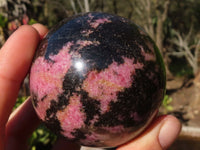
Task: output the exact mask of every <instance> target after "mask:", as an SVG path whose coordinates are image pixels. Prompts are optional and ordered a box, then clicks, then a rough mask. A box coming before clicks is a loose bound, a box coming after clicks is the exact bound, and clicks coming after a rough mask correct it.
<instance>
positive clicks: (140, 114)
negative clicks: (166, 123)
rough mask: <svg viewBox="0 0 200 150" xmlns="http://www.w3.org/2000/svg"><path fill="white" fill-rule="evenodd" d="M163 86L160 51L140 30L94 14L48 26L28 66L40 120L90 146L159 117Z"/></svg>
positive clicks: (110, 143) (106, 143)
mask: <svg viewBox="0 0 200 150" xmlns="http://www.w3.org/2000/svg"><path fill="white" fill-rule="evenodd" d="M165 84H166V80H165V68H164V64H163V60H162V57H161V55H160V53H159V50H158V48H157V47H156V45H155V43H154V42H153V41H152V39H151V38H150V37H149V36H148V35H147V34H146V33H145V32H144V30H143V29H141V28H140V27H139V26H137V25H136V24H134V23H133V22H132V21H129V20H128V19H125V18H123V17H119V16H116V15H111V14H107V13H98V12H92V13H85V14H80V15H76V16H73V17H71V18H67V19H65V20H63V21H61V22H60V23H59V24H58V25H57V26H55V27H54V28H53V29H52V30H50V31H49V33H48V34H47V35H46V36H45V38H44V39H43V40H42V41H41V43H40V45H39V47H38V49H37V51H36V54H35V58H34V60H33V63H32V67H31V71H30V92H31V97H32V100H33V105H34V108H35V110H36V113H37V115H38V116H39V118H40V119H41V120H42V121H43V122H44V123H45V124H46V126H47V127H48V128H50V129H51V130H52V131H53V132H55V133H56V134H57V135H60V136H63V137H65V138H66V139H67V140H72V141H76V142H78V143H80V144H81V145H84V146H91V147H115V146H118V145H121V144H123V143H125V142H128V141H129V140H131V139H133V138H134V137H136V136H137V135H139V134H140V133H141V132H142V131H143V130H144V129H145V128H146V127H147V126H148V125H149V123H150V122H151V121H152V119H153V118H154V117H155V116H156V114H157V112H158V108H159V106H160V104H161V102H162V99H163V97H164V94H165Z"/></svg>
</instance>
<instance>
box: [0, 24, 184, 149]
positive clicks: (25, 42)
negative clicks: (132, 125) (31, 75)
mask: <svg viewBox="0 0 200 150" xmlns="http://www.w3.org/2000/svg"><path fill="white" fill-rule="evenodd" d="M47 32H48V29H47V28H46V27H44V26H43V25H41V24H34V25H32V26H28V25H24V26H21V27H20V28H19V29H17V30H16V31H15V32H14V33H13V34H12V35H11V36H10V37H9V39H8V40H7V41H6V43H5V44H4V46H3V47H2V48H1V50H0V150H4V149H5V150H26V149H28V144H27V141H28V138H29V137H30V136H31V134H32V132H33V131H34V130H35V129H36V127H37V126H38V125H39V124H40V121H39V119H38V117H37V115H36V113H35V111H34V109H33V107H32V103H31V99H30V98H28V99H27V100H26V101H25V102H24V103H23V104H22V105H21V106H20V107H18V108H17V109H16V110H15V111H14V112H12V108H13V106H14V104H15V102H16V99H17V96H18V92H19V89H20V85H21V83H22V81H23V79H24V78H25V76H26V75H27V74H28V72H29V69H30V65H31V61H32V59H33V56H34V53H35V50H36V48H37V46H38V44H39V42H40V40H41V39H42V38H43V37H44V35H45V34H46V33H47ZM180 130H181V124H180V122H179V121H178V120H177V119H176V118H175V117H173V116H169V115H167V116H159V117H157V118H155V120H154V121H153V122H152V123H151V125H150V126H149V127H148V128H147V129H146V130H145V131H144V132H143V133H142V134H141V135H140V136H138V137H137V138H135V139H133V140H132V141H130V142H128V143H126V144H124V145H121V146H120V147H118V148H117V150H132V149H134V150H164V149H167V148H168V147H169V146H170V145H171V144H172V143H173V142H174V141H175V139H176V138H177V136H178V135H179V133H180ZM169 131H171V132H169ZM57 149H59V150H62V149H63V150H66V149H67V150H78V149H80V147H79V146H78V145H76V144H74V143H70V142H67V141H65V140H64V139H58V141H57V142H56V143H55V145H54V146H53V150H57Z"/></svg>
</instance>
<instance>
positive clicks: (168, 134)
mask: <svg viewBox="0 0 200 150" xmlns="http://www.w3.org/2000/svg"><path fill="white" fill-rule="evenodd" d="M169 118H170V119H169ZM180 129H181V124H180V122H179V121H177V119H176V118H175V117H172V116H168V117H166V118H165V120H164V123H163V124H162V127H161V128H160V132H159V136H158V139H159V142H160V145H161V147H162V149H167V148H168V147H169V146H170V145H171V144H172V143H173V142H174V141H175V139H176V138H177V137H178V135H179V133H180Z"/></svg>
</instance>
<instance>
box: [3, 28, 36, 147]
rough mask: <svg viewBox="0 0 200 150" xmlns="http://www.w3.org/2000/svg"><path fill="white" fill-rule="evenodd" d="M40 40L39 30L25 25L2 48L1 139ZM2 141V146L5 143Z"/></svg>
mask: <svg viewBox="0 0 200 150" xmlns="http://www.w3.org/2000/svg"><path fill="white" fill-rule="evenodd" d="M39 40H40V35H39V33H38V31H37V30H36V29H35V28H33V27H32V26H28V25H24V26H21V27H20V28H19V29H18V30H16V31H15V32H14V33H13V34H12V35H11V36H10V38H9V39H8V40H7V42H6V43H5V44H4V46H3V47H2V49H1V50H0V141H1V142H3V138H4V134H5V133H4V132H5V125H6V122H7V120H8V117H9V115H10V113H11V111H12V108H13V106H14V104H15V101H16V98H17V96H18V91H19V88H20V85H21V82H22V81H23V79H24V77H25V76H26V74H27V73H28V71H29V67H30V65H31V61H32V59H33V55H34V52H35V49H36V48H37V45H38V43H39ZM1 142H0V147H1V145H3V143H1Z"/></svg>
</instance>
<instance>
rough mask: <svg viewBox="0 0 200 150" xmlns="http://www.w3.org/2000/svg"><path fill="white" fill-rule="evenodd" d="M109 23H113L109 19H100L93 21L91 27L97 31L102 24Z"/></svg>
mask: <svg viewBox="0 0 200 150" xmlns="http://www.w3.org/2000/svg"><path fill="white" fill-rule="evenodd" d="M109 22H111V20H109V19H107V18H100V19H97V20H94V21H92V22H91V23H90V25H91V27H92V28H95V29H96V28H97V27H98V26H99V25H100V24H104V23H109Z"/></svg>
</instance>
